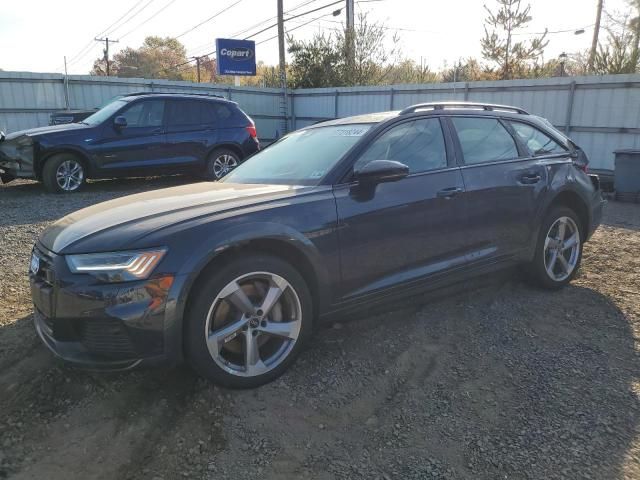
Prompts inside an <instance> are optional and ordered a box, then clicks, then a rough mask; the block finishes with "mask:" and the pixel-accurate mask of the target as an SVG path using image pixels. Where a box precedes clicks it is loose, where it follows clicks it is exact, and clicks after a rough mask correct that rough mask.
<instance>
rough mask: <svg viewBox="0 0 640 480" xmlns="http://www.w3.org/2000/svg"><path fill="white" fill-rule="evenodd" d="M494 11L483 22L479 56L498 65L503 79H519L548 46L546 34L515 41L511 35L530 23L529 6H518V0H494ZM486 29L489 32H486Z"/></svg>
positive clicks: (488, 10) (519, 2) (487, 9)
mask: <svg viewBox="0 0 640 480" xmlns="http://www.w3.org/2000/svg"><path fill="white" fill-rule="evenodd" d="M496 3H497V4H498V10H497V12H495V13H494V12H492V11H491V10H490V9H489V8H488V7H487V6H486V5H485V6H484V8H485V10H486V11H487V13H488V16H487V18H486V19H485V27H484V33H485V35H484V38H483V39H481V40H480V45H481V46H482V57H483V58H484V59H485V60H489V61H491V62H493V63H495V64H496V65H497V66H498V72H499V76H500V78H501V79H503V80H508V79H511V78H522V77H523V76H526V73H527V70H528V69H529V68H530V67H531V66H532V64H534V63H535V62H536V61H537V60H538V59H539V58H540V57H542V54H543V52H544V49H545V47H546V46H547V44H548V43H549V41H548V40H546V35H547V33H546V31H545V33H544V34H542V35H541V36H539V37H535V38H533V39H531V40H523V41H515V40H514V38H513V37H514V34H515V33H517V31H518V30H520V29H522V28H523V27H524V26H526V25H527V24H528V23H529V22H530V21H531V16H530V15H529V13H530V11H531V5H527V6H526V7H524V8H523V7H522V4H521V0H496ZM487 27H489V29H490V31H489V29H487Z"/></svg>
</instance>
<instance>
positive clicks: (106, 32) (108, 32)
mask: <svg viewBox="0 0 640 480" xmlns="http://www.w3.org/2000/svg"><path fill="white" fill-rule="evenodd" d="M144 1H145V0H138V2H136V3H135V4H134V5H133V7H131V8H130V9H129V10H127V11H126V12H125V14H124V15H122V16H121V17H120V18H118V19H117V20H116V21H115V22H113V23H112V24H111V25H109V26H108V27H107V28H105V29H104V30H103V31H101V32H100V33H99V34H98V35H96V36H97V37H99V36H100V35H108V34H110V33H112V32H111V29H112V28H113V26H114V25H116V24H117V23H119V22H120V21H121V20H122V19H123V18H125V17H126V16H127V15H129V14H130V13H131V12H132V11H133V10H135V9H136V8H138V5H140V4H141V3H143V2H144ZM152 1H153V0H150V1H149V3H151V2H152ZM147 5H148V4H147ZM144 8H146V5H145V7H143V8H141V9H140V12H141V11H142V10H144ZM140 12H137V13H136V14H135V15H132V16H131V18H130V19H129V20H127V22H128V21H130V20H131V19H132V18H134V17H135V16H136V15H137V14H139V13H140ZM127 22H124V23H123V24H122V25H124V24H125V23H127ZM122 25H120V26H118V27H116V30H117V29H118V28H120V27H121V26H122Z"/></svg>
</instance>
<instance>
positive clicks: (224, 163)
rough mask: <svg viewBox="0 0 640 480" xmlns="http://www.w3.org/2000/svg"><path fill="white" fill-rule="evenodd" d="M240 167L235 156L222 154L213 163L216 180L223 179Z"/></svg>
mask: <svg viewBox="0 0 640 480" xmlns="http://www.w3.org/2000/svg"><path fill="white" fill-rule="evenodd" d="M237 166H238V161H237V160H236V159H235V158H234V157H233V155H229V154H226V153H224V154H222V155H220V156H218V157H216V159H215V160H214V161H213V174H214V175H215V177H216V178H222V177H224V176H225V175H226V174H227V173H229V172H230V171H231V170H233V169H234V168H236V167H237Z"/></svg>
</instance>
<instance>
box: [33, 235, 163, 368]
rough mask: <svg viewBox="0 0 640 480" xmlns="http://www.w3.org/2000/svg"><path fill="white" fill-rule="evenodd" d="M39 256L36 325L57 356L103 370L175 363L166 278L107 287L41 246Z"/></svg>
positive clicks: (83, 365) (34, 281)
mask: <svg viewBox="0 0 640 480" xmlns="http://www.w3.org/2000/svg"><path fill="white" fill-rule="evenodd" d="M34 252H35V253H36V255H38V257H39V258H40V266H39V268H38V271H37V272H36V273H33V272H30V274H29V280H30V284H31V296H32V299H33V303H34V324H35V328H36V332H37V333H38V336H39V337H40V338H41V339H42V341H43V343H44V344H45V345H46V346H47V347H48V348H49V349H50V350H51V351H52V352H53V353H54V354H55V355H56V356H57V357H59V358H61V359H63V360H65V361H67V362H70V363H72V364H74V365H76V366H80V367H82V368H88V369H99V370H126V369H130V368H133V367H136V366H139V365H143V364H144V365H154V364H159V363H170V362H172V361H173V360H175V359H173V358H172V355H171V354H170V350H171V349H167V348H166V346H167V342H166V335H167V329H166V325H167V322H166V318H165V317H166V305H167V298H168V288H166V287H167V285H168V284H167V280H166V278H167V277H166V276H165V277H162V278H152V279H149V280H143V281H137V282H127V283H121V284H104V283H99V282H98V281H97V280H95V279H94V278H93V277H91V276H89V275H73V274H71V273H70V272H69V271H68V268H67V266H66V262H65V261H64V258H63V257H62V256H58V255H55V254H53V253H52V252H50V251H48V250H46V249H44V248H43V247H41V246H37V247H36V248H34ZM163 279H164V280H163Z"/></svg>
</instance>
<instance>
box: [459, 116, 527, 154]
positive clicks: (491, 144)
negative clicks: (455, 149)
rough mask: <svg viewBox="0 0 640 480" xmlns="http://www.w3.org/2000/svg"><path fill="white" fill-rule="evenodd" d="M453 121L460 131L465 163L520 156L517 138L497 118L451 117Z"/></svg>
mask: <svg viewBox="0 0 640 480" xmlns="http://www.w3.org/2000/svg"><path fill="white" fill-rule="evenodd" d="M451 121H452V122H453V125H454V127H455V129H456V132H457V133H458V139H459V140H460V146H461V147H462V155H463V157H464V163H465V164H467V165H474V164H477V163H485V162H495V161H500V160H511V159H513V158H518V148H517V147H516V142H515V140H514V139H513V137H512V136H511V134H510V133H509V132H508V131H507V130H506V128H504V127H503V126H502V124H501V123H500V122H499V121H498V120H497V119H495V118H478V117H451Z"/></svg>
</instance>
